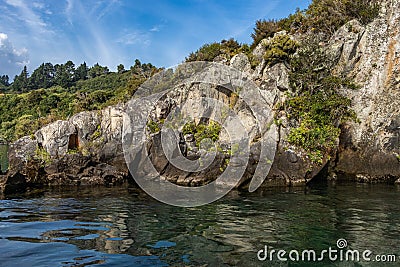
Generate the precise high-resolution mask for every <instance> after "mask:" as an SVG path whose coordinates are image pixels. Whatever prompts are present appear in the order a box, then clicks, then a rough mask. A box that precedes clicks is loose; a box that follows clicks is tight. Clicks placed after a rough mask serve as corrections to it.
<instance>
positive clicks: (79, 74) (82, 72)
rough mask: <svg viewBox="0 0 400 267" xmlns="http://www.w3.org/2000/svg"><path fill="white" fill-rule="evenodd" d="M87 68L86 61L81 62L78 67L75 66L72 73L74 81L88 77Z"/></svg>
mask: <svg viewBox="0 0 400 267" xmlns="http://www.w3.org/2000/svg"><path fill="white" fill-rule="evenodd" d="M88 71H89V68H88V67H87V65H86V62H83V63H82V64H81V65H79V67H77V68H76V70H75V73H74V78H75V81H79V80H86V79H87V78H88Z"/></svg>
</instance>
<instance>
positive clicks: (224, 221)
mask: <svg viewBox="0 0 400 267" xmlns="http://www.w3.org/2000/svg"><path fill="white" fill-rule="evenodd" d="M399 203H400V188H399V187H396V186H390V185H364V184H345V185H326V184H318V185H313V186H311V187H308V188H301V189H275V190H267V191H260V192H256V193H252V194H250V193H239V192H231V193H230V194H229V195H228V196H226V197H224V198H223V199H222V200H220V201H218V202H215V203H213V204H210V205H207V206H202V207H197V208H177V207H172V206H168V205H165V204H162V203H159V202H157V201H155V200H153V199H152V198H150V197H148V196H147V195H146V194H144V193H143V192H141V191H139V190H137V189H134V188H126V187H118V188H79V189H78V188H72V189H71V188H70V189H62V190H61V189H59V190H54V189H53V190H40V191H31V192H28V193H25V194H19V195H12V196H7V197H3V198H2V199H1V200H0V252H1V253H0V266H21V267H22V266H386V265H387V266H398V262H399V261H400V258H399V257H398V256H399V255H400V205H399ZM338 239H345V240H346V241H347V243H348V247H349V248H351V249H357V250H360V251H363V250H366V249H368V250H371V251H372V252H373V255H375V254H382V255H388V254H396V255H397V264H393V263H391V264H388V263H387V264H386V265H385V264H377V263H376V262H375V263H372V262H358V263H353V262H339V261H335V262H332V261H330V260H325V261H323V262H322V263H319V264H311V263H310V262H299V263H293V262H291V263H290V264H289V263H287V262H279V261H277V260H275V261H259V260H258V259H257V252H258V251H259V250H260V249H263V248H264V247H265V245H267V246H269V247H270V248H274V249H285V250H287V251H290V250H293V249H297V250H300V251H301V250H304V249H313V250H316V251H321V250H323V249H328V247H330V246H331V247H333V248H336V246H337V245H336V241H337V240H338Z"/></svg>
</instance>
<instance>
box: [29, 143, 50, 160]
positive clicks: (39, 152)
mask: <svg viewBox="0 0 400 267" xmlns="http://www.w3.org/2000/svg"><path fill="white" fill-rule="evenodd" d="M33 157H34V158H35V159H37V160H39V161H41V162H42V163H43V164H46V163H50V162H51V156H50V154H49V153H48V152H47V151H46V149H44V148H42V147H38V148H36V150H35V155H34V156H33Z"/></svg>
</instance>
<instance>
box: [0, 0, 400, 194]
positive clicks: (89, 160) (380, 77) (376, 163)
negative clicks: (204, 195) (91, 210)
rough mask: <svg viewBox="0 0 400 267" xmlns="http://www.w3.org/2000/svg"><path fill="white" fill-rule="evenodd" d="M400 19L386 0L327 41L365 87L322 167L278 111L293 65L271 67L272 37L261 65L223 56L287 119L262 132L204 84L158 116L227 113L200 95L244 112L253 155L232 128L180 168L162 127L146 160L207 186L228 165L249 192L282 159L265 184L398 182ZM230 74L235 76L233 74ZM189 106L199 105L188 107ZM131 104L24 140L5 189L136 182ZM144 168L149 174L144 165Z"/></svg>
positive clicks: (4, 179) (187, 142) (398, 8)
mask: <svg viewBox="0 0 400 267" xmlns="http://www.w3.org/2000/svg"><path fill="white" fill-rule="evenodd" d="M399 24H400V1H399V0H391V1H384V2H383V4H382V12H381V15H380V17H379V18H377V19H375V20H374V21H373V22H372V23H370V24H369V25H367V26H363V25H361V24H360V23H359V22H358V21H356V20H353V21H350V22H348V23H347V24H346V25H344V26H343V27H341V28H340V29H339V30H338V31H337V32H336V33H335V34H334V35H333V37H332V38H331V40H330V41H329V43H328V44H325V46H326V48H327V51H328V52H329V53H330V54H331V55H332V57H333V58H334V60H335V68H334V69H333V72H334V73H336V74H340V75H345V76H348V77H349V78H352V79H353V80H354V81H355V82H356V83H357V84H359V85H360V88H358V89H354V90H347V89H346V90H344V89H343V92H342V93H343V94H344V95H346V96H347V97H349V98H350V99H351V100H352V103H353V109H354V110H355V112H356V114H357V117H358V119H359V122H354V123H353V122H349V123H346V124H343V125H342V127H341V136H340V138H339V140H337V149H333V150H332V151H328V152H327V153H326V154H325V155H323V159H322V163H314V162H312V161H311V159H310V158H309V157H308V154H307V153H306V152H305V151H304V150H302V149H301V148H298V147H295V146H293V145H291V144H289V143H288V142H287V141H286V140H287V136H288V134H289V132H290V129H291V127H293V125H291V123H290V122H289V121H288V119H287V118H286V116H285V114H284V113H283V114H276V112H280V111H278V109H276V107H277V106H279V105H280V104H282V103H284V102H285V100H286V96H287V92H290V86H289V78H288V69H287V66H285V64H283V63H279V64H275V65H273V66H267V64H266V62H265V60H264V59H263V55H264V53H265V43H267V42H269V40H268V39H266V40H263V41H262V42H261V43H260V44H259V45H258V46H257V47H256V48H255V49H254V51H253V55H252V56H253V57H254V58H255V59H256V60H258V61H259V62H260V63H259V64H258V66H256V67H255V69H252V67H251V64H250V62H249V59H248V57H247V56H246V55H245V54H243V53H239V54H237V55H235V56H234V57H233V58H232V59H231V60H230V61H228V60H227V59H226V58H220V59H216V61H220V62H223V63H224V64H225V65H230V66H231V67H233V68H235V69H237V70H239V71H241V72H243V73H244V74H245V75H246V76H247V78H250V79H251V80H252V81H253V82H254V83H255V84H256V85H257V86H258V89H257V94H256V95H257V97H256V98H254V99H253V102H257V103H259V104H261V105H262V106H263V107H264V109H265V110H264V111H263V112H264V114H266V116H270V117H271V118H272V117H274V116H275V115H276V117H278V118H280V120H279V123H275V124H273V123H271V124H268V127H265V129H264V130H261V131H260V129H259V128H258V127H257V120H258V119H257V117H256V115H255V114H254V113H253V112H252V111H251V109H249V106H248V105H247V104H248V103H246V102H245V101H243V99H241V98H239V97H238V94H237V93H235V92H231V90H226V88H224V86H216V85H212V84H202V83H195V82H194V83H189V84H186V85H183V86H178V87H177V88H176V89H174V90H172V91H170V92H169V93H167V94H166V95H165V96H164V97H163V98H161V99H160V100H159V101H158V102H157V104H156V105H155V106H154V109H153V112H152V113H151V114H150V116H149V120H151V121H154V122H155V123H159V124H162V123H163V121H164V120H166V119H168V116H170V115H171V114H172V113H173V111H174V110H175V109H177V108H178V109H179V110H180V111H181V112H182V114H183V115H184V116H189V117H194V118H196V119H195V122H196V123H199V122H200V121H201V119H200V118H202V117H207V118H211V119H213V118H214V119H216V118H218V116H219V117H221V114H220V113H218V112H217V111H215V110H214V109H213V108H212V105H210V104H209V103H206V102H204V101H203V102H201V101H199V99H201V98H204V97H207V98H210V99H215V100H218V101H219V102H221V103H222V104H224V105H226V106H228V107H230V108H231V109H232V110H233V111H235V112H236V114H238V117H240V119H241V121H242V122H244V123H243V125H242V126H240V127H243V128H245V130H246V131H247V132H248V135H249V147H250V151H249V159H248V161H240V160H236V161H235V160H232V159H231V154H230V153H231V152H232V150H233V149H232V147H229V145H227V141H228V139H229V138H228V137H229V135H228V133H227V132H226V131H224V130H222V131H221V133H220V134H219V140H218V144H219V147H220V148H221V150H220V151H217V152H216V153H215V158H214V160H213V161H212V163H211V164H210V165H209V166H208V167H207V168H205V169H203V170H201V171H198V172H194V171H190V170H182V169H180V168H177V167H176V166H174V164H171V162H170V160H169V159H168V157H167V156H166V155H165V151H164V149H163V146H162V142H161V135H160V133H159V132H158V133H150V132H148V134H147V137H146V139H145V140H139V141H138V142H142V143H143V144H144V146H143V147H144V150H143V151H141V153H142V154H141V157H142V158H139V161H140V162H144V159H145V158H147V159H150V161H151V163H152V165H153V166H154V167H155V169H156V170H157V172H158V173H160V174H161V176H162V177H163V178H164V179H167V180H169V181H171V182H173V183H176V184H178V185H183V186H200V185H204V184H207V183H209V182H211V181H213V180H214V179H215V178H216V177H217V176H219V175H220V174H221V172H223V171H224V168H225V167H226V166H225V165H227V164H228V162H229V163H230V164H232V165H234V166H236V167H238V168H244V169H245V172H244V176H243V178H242V179H241V180H240V182H239V183H238V184H237V187H241V188H247V187H251V183H250V181H251V178H252V176H253V175H255V174H256V173H257V166H258V165H259V164H272V167H271V170H270V171H269V174H268V176H267V178H266V180H265V181H264V183H263V185H264V186H276V185H279V186H291V185H304V184H306V183H308V182H309V181H310V180H311V179H313V178H314V177H315V176H317V175H318V174H319V173H320V172H321V170H323V169H324V170H326V169H328V170H329V172H330V176H329V177H330V178H332V179H341V178H342V177H343V178H345V179H350V180H353V181H358V182H382V181H384V182H392V183H393V182H395V181H396V180H397V179H398V178H399V177H400V109H399V106H400V41H399V40H400V36H399V35H400V31H399V28H398V25H399ZM277 34H283V33H277ZM220 75H221V77H228V76H229V75H228V74H227V73H220ZM188 102H189V103H191V104H190V105H187V104H186V105H185V103H188ZM141 104H142V105H146V104H147V102H145V101H144V102H143V103H141ZM125 108H126V107H125V106H122V105H121V106H113V107H108V108H106V109H104V110H102V111H91V112H81V113H79V114H76V115H74V116H72V117H71V118H70V119H68V120H66V121H56V122H54V123H52V124H50V125H47V126H46V127H43V128H42V129H40V130H39V131H37V132H36V134H35V138H33V139H32V138H30V137H24V138H22V139H20V140H18V141H16V142H15V143H14V144H12V145H11V146H10V151H9V159H10V169H9V171H8V173H7V174H6V175H3V176H0V188H3V189H6V190H7V189H8V190H14V189H15V188H21V187H26V186H34V185H37V184H46V185H84V184H87V185H92V184H104V185H110V184H117V183H123V182H125V181H127V180H130V176H129V171H128V168H127V164H126V162H125V158H124V153H123V144H122V137H123V129H122V128H123V111H124V110H125ZM138 108H139V107H138ZM264 126H265V125H264ZM238 127H239V126H238ZM237 130H240V129H237ZM271 137H273V138H271ZM177 138H178V139H180V140H179V149H180V151H174V153H182V154H184V155H185V158H186V159H188V160H191V161H195V160H197V159H198V158H200V157H202V156H204V155H206V156H207V153H209V151H207V149H204V148H201V147H198V145H197V144H196V140H195V136H194V134H187V135H181V136H178V137H177ZM263 138H269V139H270V140H271V141H270V143H269V145H270V146H273V147H274V148H276V153H274V158H273V159H272V160H271V162H267V161H266V159H265V158H262V157H261V154H262V153H261V144H262V141H263V140H264V139H263ZM274 151H275V150H274ZM206 158H207V157H206ZM230 160H232V162H230ZM140 166H141V165H140ZM136 171H137V172H139V173H140V172H146V171H148V170H147V169H146V168H145V167H144V168H143V169H140V168H138V170H136ZM397 182H399V183H400V180H398V181H397Z"/></svg>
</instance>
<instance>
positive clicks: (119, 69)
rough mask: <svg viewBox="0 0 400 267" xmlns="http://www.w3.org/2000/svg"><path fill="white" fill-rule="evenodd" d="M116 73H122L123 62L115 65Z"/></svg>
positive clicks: (123, 68) (123, 69)
mask: <svg viewBox="0 0 400 267" xmlns="http://www.w3.org/2000/svg"><path fill="white" fill-rule="evenodd" d="M117 71H118V73H123V72H124V71H125V66H124V65H123V64H119V65H118V66H117Z"/></svg>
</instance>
